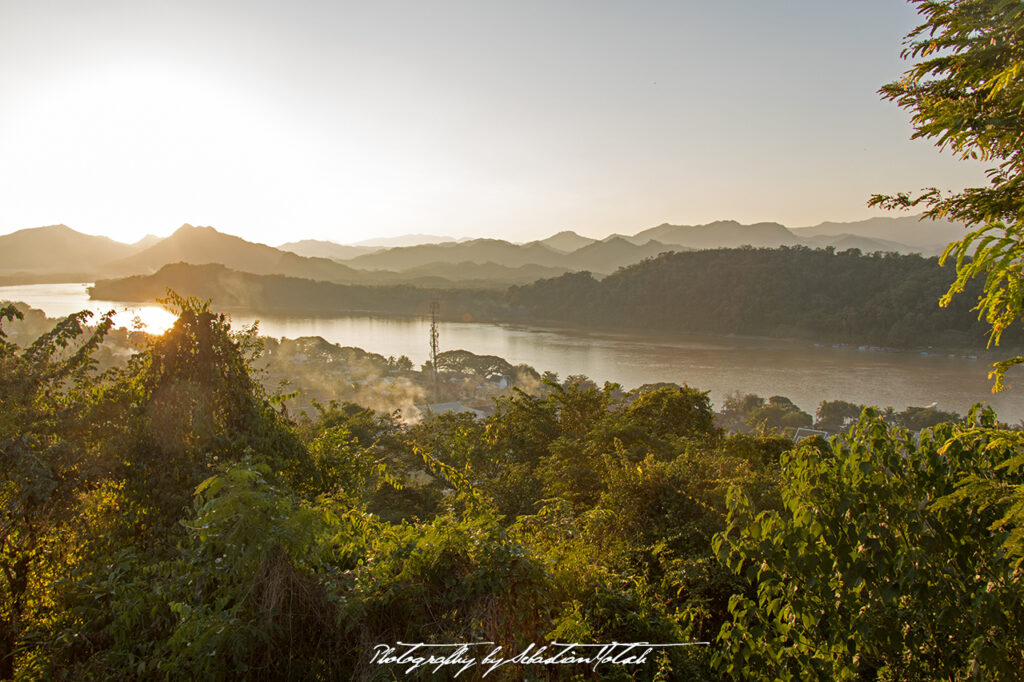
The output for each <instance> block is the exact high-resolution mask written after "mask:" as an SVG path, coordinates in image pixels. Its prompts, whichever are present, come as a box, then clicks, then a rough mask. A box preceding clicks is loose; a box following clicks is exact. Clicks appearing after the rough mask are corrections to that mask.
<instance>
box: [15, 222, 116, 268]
mask: <svg viewBox="0 0 1024 682" xmlns="http://www.w3.org/2000/svg"><path fill="white" fill-rule="evenodd" d="M135 251H136V247H134V246H133V245H130V244H122V243H121V242H117V241H114V240H113V239H110V238H109V237H96V236H93V235H89V234H83V233H81V232H76V231H75V230H72V229H71V228H70V227H68V226H67V225H49V226H47V227H33V228H29V229H26V230H18V231H17V232H12V233H11V234H5V235H3V236H0V254H3V258H2V259H0V273H2V274H12V273H33V274H47V273H92V272H94V271H95V270H96V269H97V266H98V265H99V264H101V263H106V262H107V261H110V260H113V259H117V258H125V257H127V256H129V255H130V254H132V253H134V252H135Z"/></svg>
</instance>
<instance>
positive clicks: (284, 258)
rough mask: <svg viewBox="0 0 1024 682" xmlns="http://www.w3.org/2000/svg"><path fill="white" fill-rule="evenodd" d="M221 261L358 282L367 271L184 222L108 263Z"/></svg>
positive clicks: (136, 267)
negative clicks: (150, 243)
mask: <svg viewBox="0 0 1024 682" xmlns="http://www.w3.org/2000/svg"><path fill="white" fill-rule="evenodd" d="M179 262H180V263H191V264H194V265H202V264H206V263H220V264H222V265H225V266H227V267H228V268H231V269H233V270H240V271H242V272H251V273H254V274H260V275H291V276H295V277H308V278H310V279H317V280H323V281H325V282H356V281H361V280H363V279H365V277H366V276H365V274H363V273H360V272H357V271H355V270H353V269H352V268H350V267H347V266H345V265H342V264H340V263H336V262H335V261H333V260H330V259H329V258H307V257H304V256H299V255H296V254H294V253H291V252H288V251H281V250H280V249H275V248H273V247H272V246H267V245H266V244H257V243H254V242H250V241H246V240H244V239H242V238H240V237H235V236H233V235H229V234H224V233H222V232H218V231H217V230H215V229H213V228H212V227H193V226H192V225H187V224H186V225H182V226H181V227H180V228H178V229H177V231H175V232H174V234H172V235H171V236H170V237H167V238H166V239H164V240H161V241H160V242H158V243H157V244H154V245H153V246H151V247H149V248H147V249H143V250H142V251H140V252H138V253H136V254H133V255H131V256H130V257H128V258H122V259H120V260H116V261H112V262H109V263H106V264H105V265H104V266H103V268H102V271H103V272H106V273H111V274H126V275H127V274H145V273H151V272H155V271H157V270H159V269H160V268H162V267H163V266H165V265H168V264H170V263H179Z"/></svg>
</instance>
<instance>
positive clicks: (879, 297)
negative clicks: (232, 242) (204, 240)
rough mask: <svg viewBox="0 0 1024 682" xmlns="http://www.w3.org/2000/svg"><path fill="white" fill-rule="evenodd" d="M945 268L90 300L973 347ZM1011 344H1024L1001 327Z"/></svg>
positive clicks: (785, 262) (695, 268)
mask: <svg viewBox="0 0 1024 682" xmlns="http://www.w3.org/2000/svg"><path fill="white" fill-rule="evenodd" d="M949 278H950V274H949V273H948V272H947V271H944V270H943V269H942V268H941V267H939V265H938V262H937V259H936V258H923V257H921V256H916V255H911V256H901V255H898V254H894V253H886V254H881V253H876V254H869V255H864V254H861V253H860V252H859V251H856V250H850V251H844V252H841V253H836V252H835V251H833V250H831V249H809V248H806V247H794V248H786V247H783V248H779V249H719V250H709V251H696V252H684V253H667V254H662V255H661V256H658V257H657V258H652V259H648V260H645V261H643V262H640V263H637V264H635V265H632V266H630V267H628V268H623V269H621V270H619V271H618V272H616V273H615V274H613V275H610V276H608V277H606V278H604V279H602V280H598V279H596V278H595V277H593V276H592V275H591V274H590V273H586V272H582V273H572V274H566V275H563V276H561V277H557V278H553V279H545V280H539V281H537V282H534V283H533V284H528V285H523V286H513V287H511V288H509V289H508V290H507V291H506V292H505V293H504V294H502V293H501V292H497V291H470V290H460V289H417V288H414V287H410V286H384V287H369V286H344V285H338V284H331V283H327V282H314V281H311V280H303V279H295V278H288V277H280V276H258V275H251V274H246V273H240V272H235V271H232V270H229V269H227V268H224V267H223V266H217V265H207V266H190V265H185V264H178V265H173V266H167V267H165V268H163V269H162V270H161V271H160V272H158V273H156V274H155V275H150V276H139V277H130V278H127V279H123V280H105V281H101V282H97V284H96V286H95V287H94V288H93V290H92V292H91V293H92V295H93V297H95V298H105V299H111V300H128V301H141V300H154V299H156V298H159V297H161V296H163V294H164V292H165V290H166V288H167V287H170V288H173V289H175V290H176V291H181V292H186V293H188V294H189V295H194V296H199V297H204V298H214V299H215V300H216V301H217V302H218V304H219V305H224V306H228V307H237V308H246V309H250V310H254V311H258V312H263V313H277V314H306V315H313V314H343V313H351V312H373V313H384V314H424V313H425V312H426V311H427V310H428V309H429V305H430V301H431V300H433V299H438V300H439V301H440V302H441V313H442V315H443V317H444V318H446V319H449V320H491V321H504V322H520V323H523V322H528V323H539V324H543V323H557V324H568V325H576V326H588V327H599V328H604V329H619V330H622V329H644V330H653V331H661V332H666V333H672V332H694V333H711V334H744V335H752V336H774V337H799V338H808V339H814V340H819V341H827V342H830V343H831V342H843V343H862V344H874V345H885V346H898V347H916V346H922V345H933V344H934V345H945V346H950V347H964V348H980V347H982V346H983V345H984V343H985V333H986V331H987V325H986V324H985V322H984V321H979V320H978V316H977V314H976V313H975V312H973V311H972V310H971V306H972V305H973V301H974V300H977V296H978V294H979V293H980V291H981V287H980V285H969V286H968V295H967V296H963V297H960V298H957V299H955V300H954V301H953V302H952V303H951V305H950V306H949V307H946V308H943V307H940V306H939V305H938V301H939V299H940V298H941V296H942V294H943V292H944V291H945V290H946V289H947V288H948V286H949ZM1004 341H1005V342H1006V343H1007V344H1015V343H1021V342H1024V337H1022V336H1021V335H1020V334H1019V333H1017V332H1016V331H1010V332H1007V333H1006V335H1005V338H1004Z"/></svg>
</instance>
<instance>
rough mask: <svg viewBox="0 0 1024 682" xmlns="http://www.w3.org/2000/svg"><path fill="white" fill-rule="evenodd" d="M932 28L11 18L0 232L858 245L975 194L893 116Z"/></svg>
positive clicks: (731, 8)
mask: <svg viewBox="0 0 1024 682" xmlns="http://www.w3.org/2000/svg"><path fill="white" fill-rule="evenodd" d="M914 24H915V15H914V14H913V10H912V9H911V8H910V7H909V6H907V4H906V3H905V2H901V1H900V2H897V1H896V0H892V1H883V0H870V1H865V2H857V3H835V2H833V3H821V2H811V1H810V0H800V1H798V2H793V1H789V0H787V1H786V2H782V1H775V2H762V3H745V2H739V1H738V0H731V1H727V2H717V3H712V4H708V3H698V2H649V1H648V2H630V3H623V2H562V3H547V2H533V1H529V2H520V3H508V2H457V1H453V0H446V1H442V2H432V3H414V2H375V3H354V2H333V3H329V2H323V1H315V0H302V1H300V2H293V3H270V2H252V3H233V2H214V3H210V2H206V3H201V2H195V1H192V0H186V1H184V2H176V3H164V4H153V3H130V2H113V1H110V0H100V1H98V2H92V3H74V2H64V1H58V2H46V3H22V2H14V1H13V0H0V60H2V62H3V63H4V64H5V67H4V69H3V70H2V71H0V102H2V106H0V233H8V232H13V231H15V230H19V229H22V228H27V227H35V226H40V225H49V224H56V223H64V224H67V225H69V226H70V227H72V228H74V229H76V230H79V231H81V232H86V233H90V234H103V235H107V236H110V237H112V238H115V239H118V240H121V241H126V242H131V241H135V240H137V239H139V238H141V237H143V236H144V235H146V234H148V233H153V234H157V235H161V236H162V235H167V234H169V233H171V232H172V231H173V230H174V229H176V228H177V227H178V226H180V225H181V224H182V223H185V222H188V223H192V224H195V225H212V226H214V227H216V228H217V229H219V230H221V231H224V232H228V233H231V234H235V235H238V236H241V237H244V238H246V239H250V240H254V241H261V242H266V243H272V244H278V243H281V242H285V241H289V240H293V239H302V238H317V239H327V240H333V241H337V242H340V243H345V242H355V241H360V240H365V239H369V238H373V237H387V236H393V235H400V234H405V233H414V232H416V233H429V234H438V235H447V236H451V237H456V238H460V237H480V236H486V237H500V238H504V239H509V240H513V241H526V240H529V239H536V238H543V237H546V236H548V235H550V234H552V233H554V232H558V231H561V230H575V231H577V232H579V233H580V234H584V235H589V236H595V237H603V236H605V235H607V234H609V233H612V232H626V233H630V234H632V233H635V232H637V231H639V230H641V229H644V228H646V227H650V226H653V225H657V224H659V223H662V222H673V223H685V224H700V223H707V222H711V221H714V220H722V219H732V220H738V221H740V222H744V223H752V222H759V221H778V222H781V223H783V224H786V225H789V226H803V225H813V224H817V223H820V222H822V221H826V220H832V221H852V220H859V219H864V218H868V217H871V216H873V215H880V214H881V213H880V212H879V211H877V210H874V209H868V208H867V207H866V205H865V204H866V201H867V199H868V197H869V195H870V194H871V193H873V192H895V191H899V190H914V189H918V188H920V187H921V186H923V185H932V184H937V183H940V184H944V185H945V186H947V187H949V188H954V189H955V188H959V187H962V186H964V185H969V184H977V183H979V182H980V181H981V179H982V175H981V172H980V168H979V167H977V166H971V165H968V164H965V163H963V162H958V161H955V160H954V159H953V158H952V157H950V156H949V155H948V154H947V155H942V154H940V153H939V152H938V151H937V150H935V149H934V148H933V147H932V145H931V144H930V143H928V142H922V141H918V142H910V141H909V140H908V137H909V132H908V131H909V128H908V125H907V117H906V115H905V114H903V113H902V112H900V111H899V110H898V109H897V108H896V107H895V106H893V105H892V104H891V103H886V102H881V101H880V100H879V97H878V95H877V94H876V90H877V89H878V87H880V86H881V85H882V84H884V83H885V82H887V81H888V80H892V79H894V78H896V77H897V76H898V75H899V73H900V72H901V71H902V69H903V68H905V66H904V64H903V63H902V62H901V61H900V60H899V57H898V51H899V48H898V46H899V44H900V40H901V37H902V36H903V35H904V34H905V33H906V32H907V31H908V30H909V29H910V28H912V26H913V25H914Z"/></svg>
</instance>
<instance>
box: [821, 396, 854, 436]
mask: <svg viewBox="0 0 1024 682" xmlns="http://www.w3.org/2000/svg"><path fill="white" fill-rule="evenodd" d="M863 410H864V406H863V405H857V404H855V403H851V402H847V401H845V400H823V401H821V404H820V405H818V411H817V412H815V413H814V416H815V422H814V423H815V426H820V427H823V428H830V429H842V428H843V427H845V426H846V425H847V424H848V423H850V422H851V421H853V420H856V419H857V418H858V417H859V416H860V413H861V412H862V411H863Z"/></svg>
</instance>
